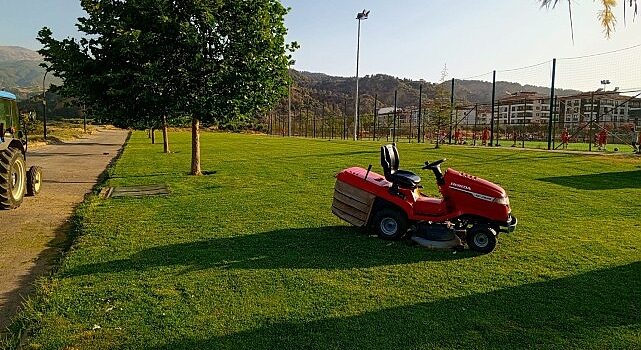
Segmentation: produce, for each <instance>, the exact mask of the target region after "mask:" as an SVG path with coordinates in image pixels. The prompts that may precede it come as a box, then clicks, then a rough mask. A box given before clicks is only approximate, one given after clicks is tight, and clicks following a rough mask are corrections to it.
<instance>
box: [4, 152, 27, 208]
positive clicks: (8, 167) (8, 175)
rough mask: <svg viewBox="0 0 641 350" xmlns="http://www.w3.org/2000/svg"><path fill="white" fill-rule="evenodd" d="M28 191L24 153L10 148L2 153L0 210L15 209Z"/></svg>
mask: <svg viewBox="0 0 641 350" xmlns="http://www.w3.org/2000/svg"><path fill="white" fill-rule="evenodd" d="M26 191H27V164H26V163H25V161H24V158H23V157H22V152H20V150H18V149H16V148H12V147H10V148H8V149H7V150H5V151H1V152H0V209H15V208H18V207H19V206H20V204H22V200H23V199H24V195H25V193H26Z"/></svg>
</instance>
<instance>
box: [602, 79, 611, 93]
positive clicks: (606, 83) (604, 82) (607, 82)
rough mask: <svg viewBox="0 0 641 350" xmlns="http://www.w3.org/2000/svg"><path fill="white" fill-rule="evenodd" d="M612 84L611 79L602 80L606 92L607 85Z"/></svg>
mask: <svg viewBox="0 0 641 350" xmlns="http://www.w3.org/2000/svg"><path fill="white" fill-rule="evenodd" d="M610 84H611V82H610V81H609V80H607V79H605V80H601V85H603V92H606V91H607V88H606V87H607V86H608V85H610Z"/></svg>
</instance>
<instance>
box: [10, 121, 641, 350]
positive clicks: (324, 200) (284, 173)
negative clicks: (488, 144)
mask: <svg viewBox="0 0 641 350" xmlns="http://www.w3.org/2000/svg"><path fill="white" fill-rule="evenodd" d="M171 141H172V148H173V150H174V151H175V153H173V154H170V155H165V154H162V145H150V144H149V140H148V139H147V137H146V135H145V134H144V133H140V132H138V133H134V134H133V136H132V138H131V140H130V142H129V144H128V146H127V147H126V150H125V152H124V154H123V156H122V158H121V160H120V161H119V162H118V163H117V165H116V166H115V168H114V169H113V171H112V173H111V178H110V179H109V180H108V185H110V186H119V185H144V184H158V183H161V184H168V185H169V187H170V189H171V195H170V196H168V197H155V198H142V199H108V200H104V199H98V198H95V197H94V198H91V199H89V200H88V202H87V204H85V205H84V206H82V207H81V208H80V210H79V213H78V220H79V223H80V224H81V225H80V227H79V229H78V233H79V235H78V237H77V238H76V240H75V243H74V245H73V247H72V249H71V251H70V252H69V253H68V255H67V256H66V257H65V259H64V260H63V261H62V263H61V267H60V268H59V270H58V272H57V273H56V274H55V275H54V276H53V277H52V278H51V279H48V280H45V281H43V282H42V284H41V286H40V287H39V294H38V295H37V296H36V297H34V298H33V299H32V300H31V301H30V303H29V307H28V309H27V311H26V312H24V313H23V314H21V316H20V319H19V320H18V322H17V323H16V324H15V325H14V326H13V329H14V331H17V330H19V329H25V328H26V329H28V330H29V335H28V336H27V337H26V338H25V339H24V343H25V344H26V346H27V348H34V349H65V348H66V349H297V348H302V349H434V348H439V349H449V348H452V349H454V348H457V349H473V348H477V349H486V348H503V349H515V348H554V349H557V348H565V349H590V348H593V349H613V348H617V349H622V348H623V349H639V348H641V159H640V158H634V157H612V156H585V155H566V154H558V153H546V152H529V151H514V150H510V149H507V148H504V149H480V148H476V149H474V148H465V147H447V146H445V147H444V148H443V149H441V150H434V149H432V148H431V146H429V145H424V144H420V145H419V144H411V145H409V144H400V145H399V151H400V155H401V167H402V168H406V169H408V170H413V171H416V172H417V173H419V174H420V175H422V178H423V185H424V186H425V191H426V192H427V193H429V194H436V193H437V191H436V185H435V184H434V180H433V175H432V174H431V173H428V172H423V171H421V170H420V166H421V164H422V163H423V162H424V161H425V160H431V161H433V160H436V159H439V158H445V157H446V158H448V159H449V160H448V161H447V162H446V163H445V167H453V168H455V169H458V170H463V171H466V172H469V173H472V174H475V175H478V176H481V177H484V178H486V179H488V180H490V181H493V182H496V183H498V184H500V185H502V186H503V187H504V188H505V189H506V190H507V191H508V193H509V195H510V199H511V202H512V207H513V211H514V214H515V215H516V216H517V217H518V218H519V221H520V223H519V227H518V228H517V231H516V232H514V233H513V234H510V235H502V236H501V237H500V239H499V246H498V247H497V250H495V251H494V252H493V253H491V254H489V255H483V256H480V255H475V254H473V253H471V252H467V251H465V252H459V253H453V252H451V251H450V252H435V251H428V250H425V249H423V248H420V247H417V246H414V245H412V244H410V243H408V242H405V241H403V242H395V243H390V242H385V241H381V240H379V239H378V238H376V237H373V236H369V235H367V234H364V233H362V232H361V231H359V230H355V229H353V228H350V227H349V226H347V225H346V224H344V223H343V222H341V221H340V220H338V219H337V218H335V217H334V216H333V215H332V214H331V199H332V191H333V185H334V180H335V179H334V175H335V174H336V173H337V172H338V171H340V170H341V169H343V168H345V167H349V166H354V165H360V166H364V167H367V165H368V164H373V165H374V168H373V170H374V171H379V172H380V165H379V158H378V157H379V148H378V147H379V146H380V144H378V143H372V142H359V143H354V142H349V141H345V142H340V141H331V142H329V141H323V140H305V139H285V138H278V137H267V136H248V135H229V134H215V133H205V134H203V135H202V142H203V170H205V171H209V172H211V174H210V175H209V176H204V177H198V178H196V177H190V176H188V175H187V171H188V169H189V156H190V139H189V134H188V133H173V134H171Z"/></svg>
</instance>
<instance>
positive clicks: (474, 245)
mask: <svg viewBox="0 0 641 350" xmlns="http://www.w3.org/2000/svg"><path fill="white" fill-rule="evenodd" d="M444 161H445V159H441V160H439V161H436V162H433V163H429V162H425V166H423V169H425V170H431V171H432V172H434V175H435V176H436V183H437V184H438V187H439V191H440V193H441V195H442V198H430V197H428V196H426V195H424V194H422V193H421V192H420V189H421V188H422V186H421V185H420V183H421V178H420V177H419V176H417V175H416V174H414V173H412V172H409V171H404V170H399V169H398V166H399V157H398V150H397V149H396V146H395V145H393V144H392V145H386V146H383V147H381V165H382V166H383V171H384V174H385V175H384V176H382V175H379V174H376V173H373V172H371V169H372V166H371V165H370V166H369V169H363V168H358V167H354V168H349V169H345V170H343V171H341V172H340V173H339V174H338V175H337V176H336V187H335V189H334V202H333V205H332V212H333V213H334V214H335V215H336V216H338V217H339V218H341V219H343V220H345V221H347V222H349V223H350V224H352V225H354V226H358V227H366V228H370V229H372V230H374V231H375V232H376V233H377V235H378V236H379V237H380V238H382V239H385V240H400V239H402V238H404V237H406V236H407V235H408V234H410V235H411V237H412V240H413V241H415V242H416V243H418V244H420V245H421V246H424V247H428V248H434V249H453V248H461V247H462V246H463V242H465V243H467V245H468V247H469V248H470V249H471V250H473V251H476V252H480V253H484V254H486V253H490V252H492V251H493V250H494V248H495V247H496V242H497V238H498V235H499V233H508V232H513V231H514V230H515V229H516V225H517V219H516V217H514V216H512V214H511V209H510V201H509V199H508V196H507V194H506V192H505V190H504V189H502V188H501V187H500V186H498V185H496V184H493V183H491V182H489V181H486V180H483V179H481V178H478V177H476V176H472V175H468V174H465V173H460V172H458V171H456V170H453V169H447V171H446V172H445V173H443V172H442V171H441V164H442V163H443V162H444Z"/></svg>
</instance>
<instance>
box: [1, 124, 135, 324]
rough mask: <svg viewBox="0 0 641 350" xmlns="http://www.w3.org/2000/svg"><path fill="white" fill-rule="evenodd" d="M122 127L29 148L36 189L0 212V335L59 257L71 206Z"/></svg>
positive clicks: (119, 140)
mask: <svg viewBox="0 0 641 350" xmlns="http://www.w3.org/2000/svg"><path fill="white" fill-rule="evenodd" d="M126 138H127V131H123V130H109V129H99V131H98V132H96V133H95V134H94V135H92V136H89V137H88V138H86V139H80V140H75V141H71V142H67V143H63V144H59V145H48V146H45V147H43V148H40V149H37V150H34V151H30V152H29V153H28V154H27V164H28V165H29V166H31V165H39V166H41V167H42V168H43V176H44V181H43V186H42V192H41V193H40V195H39V196H37V197H25V200H24V202H23V203H22V206H20V208H18V209H16V210H11V211H0V333H2V332H3V331H4V330H5V329H6V326H7V325H8V324H9V321H10V318H11V316H12V315H14V314H15V312H16V311H17V310H18V308H19V307H20V305H21V303H22V301H23V300H24V299H23V298H24V296H26V295H28V294H29V293H30V292H31V291H32V288H33V282H34V281H35V280H36V278H37V277H39V276H42V275H43V274H45V273H47V272H48V271H49V268H50V267H51V265H52V262H54V260H55V259H56V257H58V256H59V253H60V249H61V248H62V246H63V243H64V242H65V240H66V239H65V235H66V233H67V230H68V228H69V218H70V216H71V215H72V213H73V210H74V208H75V207H76V206H77V205H78V204H79V203H81V202H82V201H83V199H84V197H85V195H86V194H87V193H89V192H90V191H91V189H92V188H93V186H94V185H95V183H96V181H97V180H98V177H99V176H100V174H101V173H102V172H103V171H104V170H105V169H106V167H107V165H108V164H109V162H110V161H111V160H112V159H113V158H114V157H115V156H116V155H117V153H118V151H119V150H120V149H121V148H122V145H123V144H124V142H125V139H126Z"/></svg>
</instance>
